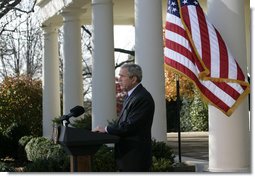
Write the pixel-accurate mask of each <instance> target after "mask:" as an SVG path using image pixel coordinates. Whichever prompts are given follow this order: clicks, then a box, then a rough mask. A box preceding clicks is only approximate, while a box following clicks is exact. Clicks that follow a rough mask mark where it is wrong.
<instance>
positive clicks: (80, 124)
mask: <svg viewBox="0 0 255 177" xmlns="http://www.w3.org/2000/svg"><path fill="white" fill-rule="evenodd" d="M71 126H73V127H75V128H85V129H87V130H91V127H92V126H91V114H90V113H85V114H84V117H83V118H81V119H75V120H74V121H73V123H72V124H71Z"/></svg>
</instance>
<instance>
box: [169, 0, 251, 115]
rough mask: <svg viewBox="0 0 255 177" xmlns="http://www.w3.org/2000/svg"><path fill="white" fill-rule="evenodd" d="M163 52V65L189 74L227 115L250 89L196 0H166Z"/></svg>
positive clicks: (204, 94)
mask: <svg viewBox="0 0 255 177" xmlns="http://www.w3.org/2000/svg"><path fill="white" fill-rule="evenodd" d="M178 4H180V5H178ZM164 55H165V58H164V60H165V64H166V66H169V68H170V69H174V70H175V71H177V72H179V73H181V74H184V75H185V76H186V77H188V78H189V79H190V80H191V81H192V82H193V83H194V84H195V85H196V87H197V88H198V90H199V91H200V93H201V94H202V97H203V98H204V99H205V100H206V101H207V102H209V103H210V104H212V105H214V106H216V107H217V108H218V109H220V110H221V111H222V112H223V113H225V114H226V115H228V116H230V115H231V114H232V113H233V111H234V110H235V108H236V107H237V106H238V104H239V103H240V102H241V100H242V99H243V98H244V97H245V96H246V95H247V94H248V93H249V83H247V82H246V81H245V76H244V74H243V72H242V70H241V68H240V67H239V65H238V63H237V62H236V61H235V59H234V57H233V56H232V55H231V53H230V50H229V49H228V47H227V46H226V44H225V42H224V40H223V38H222V37H221V35H220V33H219V32H218V31H217V29H216V28H215V27H214V26H213V25H212V24H211V23H210V22H209V21H208V20H207V18H206V16H205V14H204V12H203V10H202V8H201V7H200V5H199V3H198V1H197V0H168V6H167V15H166V26H165V49H164Z"/></svg>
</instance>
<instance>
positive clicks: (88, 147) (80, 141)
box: [59, 126, 119, 172]
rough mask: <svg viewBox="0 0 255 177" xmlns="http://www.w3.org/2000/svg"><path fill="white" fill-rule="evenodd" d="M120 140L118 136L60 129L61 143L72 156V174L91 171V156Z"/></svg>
mask: <svg viewBox="0 0 255 177" xmlns="http://www.w3.org/2000/svg"><path fill="white" fill-rule="evenodd" d="M118 140H119V137H118V136H114V135H109V134H105V133H98V132H91V131H90V130H87V129H84V128H72V127H65V126H61V128H60V136H59V143H60V144H61V146H62V147H63V148H64V150H65V152H66V153H67V154H68V155H70V160H71V171H72V172H78V171H91V167H90V166H91V165H90V158H91V155H93V154H95V153H96V152H97V150H98V149H99V148H100V146H101V145H103V144H110V143H116V142H118ZM82 163H83V164H82ZM84 164H85V165H86V166H85V167H84ZM82 165H83V167H81V166H82Z"/></svg>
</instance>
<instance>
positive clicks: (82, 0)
mask: <svg viewBox="0 0 255 177" xmlns="http://www.w3.org/2000/svg"><path fill="white" fill-rule="evenodd" d="M134 1H135V0H113V16H114V24H115V25H134ZM91 2H92V0H39V2H38V3H37V5H38V6H39V7H40V9H39V12H38V15H39V19H40V23H41V24H42V25H46V26H48V25H51V24H58V25H61V24H62V16H61V15H60V13H61V12H62V11H65V10H67V11H68V10H81V11H84V14H83V17H82V20H83V21H82V23H83V24H91V14H92V12H91V9H92V7H91ZM206 2H207V0H200V4H201V6H202V7H206ZM166 6H167V0H162V18H163V21H165V16H166Z"/></svg>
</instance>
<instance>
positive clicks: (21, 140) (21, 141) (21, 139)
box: [19, 135, 34, 148]
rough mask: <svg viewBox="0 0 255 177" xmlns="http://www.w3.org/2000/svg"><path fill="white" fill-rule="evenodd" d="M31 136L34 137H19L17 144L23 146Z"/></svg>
mask: <svg viewBox="0 0 255 177" xmlns="http://www.w3.org/2000/svg"><path fill="white" fill-rule="evenodd" d="M32 138H34V137H33V136H32V135H30V136H23V137H21V138H20V139H19V145H20V146H22V147H24V148H25V146H26V144H27V143H28V142H29V141H30V140H31V139H32Z"/></svg>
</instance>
